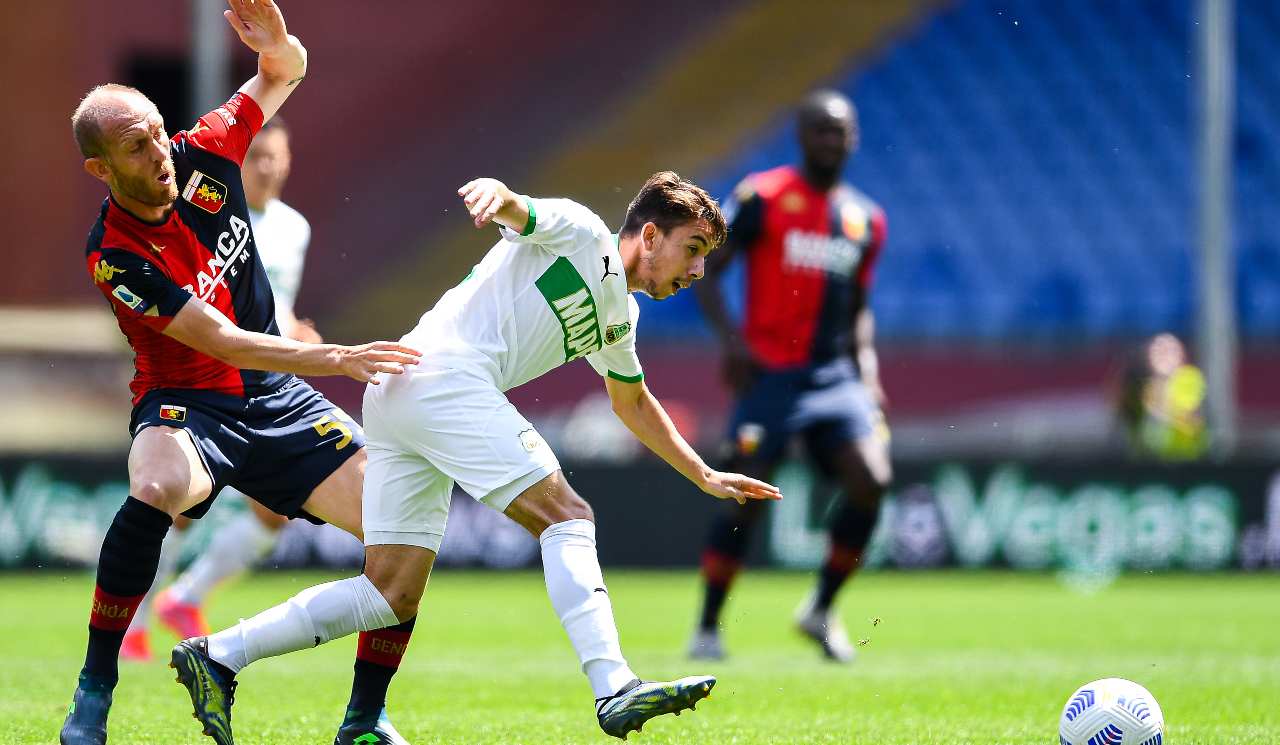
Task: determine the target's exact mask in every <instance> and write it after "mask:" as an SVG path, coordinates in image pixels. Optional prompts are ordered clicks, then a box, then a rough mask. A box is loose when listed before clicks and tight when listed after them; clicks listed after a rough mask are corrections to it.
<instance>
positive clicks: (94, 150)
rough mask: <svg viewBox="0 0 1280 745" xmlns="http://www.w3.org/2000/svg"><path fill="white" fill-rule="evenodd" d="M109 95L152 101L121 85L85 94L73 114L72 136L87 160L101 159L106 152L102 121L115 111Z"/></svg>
mask: <svg viewBox="0 0 1280 745" xmlns="http://www.w3.org/2000/svg"><path fill="white" fill-rule="evenodd" d="M108 93H133V94H136V95H138V96H141V97H142V98H143V99H144V100H146V101H150V100H151V99H149V98H147V94H145V93H143V92H142V91H140V90H138V89H137V88H134V87H133V86H129V85H121V84H119V83H105V84H103V85H98V86H94V87H93V89H91V90H90V91H89V92H88V93H86V94H84V98H82V99H80V105H79V106H77V107H76V110H75V112H74V113H72V114H71V134H72V135H74V136H75V138H76V145H77V146H79V148H80V154H81V155H83V156H84V157H86V158H100V157H102V155H103V153H104V152H106V146H105V144H104V143H103V141H102V120H103V118H105V117H106V116H107V115H108V114H110V113H112V112H113V111H114V109H112V108H111V107H110V105H109V104H108V103H107V98H108V96H107V95H105V94H108Z"/></svg>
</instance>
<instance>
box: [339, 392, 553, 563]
mask: <svg viewBox="0 0 1280 745" xmlns="http://www.w3.org/2000/svg"><path fill="white" fill-rule="evenodd" d="M379 379H380V380H381V381H382V384H381V385H376V386H374V385H371V386H367V387H366V388H365V394H364V429H365V435H366V437H367V438H368V445H367V447H366V450H367V452H368V456H369V464H368V468H367V469H366V471H365V476H364V500H363V521H364V542H365V545H366V546H375V545H380V544H402V545H409V546H421V547H423V548H426V549H429V550H431V551H436V552H438V551H439V550H440V542H441V540H442V539H443V538H444V529H445V522H446V520H447V518H448V516H449V498H450V496H451V495H452V494H453V485H454V482H457V484H458V486H461V487H462V488H463V490H464V491H466V492H467V493H468V494H470V495H471V496H472V497H473V498H474V499H476V500H478V501H480V502H483V503H484V504H486V505H488V506H489V507H492V508H493V509H495V510H497V511H499V512H503V511H505V510H506V509H507V507H508V506H509V505H510V504H511V502H513V501H514V500H515V498H516V497H517V496H519V495H520V493H521V492H523V491H524V490H525V489H528V488H529V487H530V486H533V485H534V484H536V483H538V482H539V481H541V480H542V479H544V478H546V477H547V476H549V475H550V474H552V473H555V472H556V471H558V470H559V469H560V463H559V462H558V461H557V460H556V456H555V454H554V453H552V452H551V448H550V447H548V446H547V443H546V442H544V441H543V439H542V437H540V436H539V435H538V433H537V431H536V430H534V428H533V425H532V424H530V423H529V420H527V419H525V418H524V417H523V416H521V415H520V412H518V411H516V407H515V406H512V405H511V402H510V401H508V400H507V397H506V396H504V395H503V394H502V392H501V391H499V390H498V389H497V387H496V386H494V384H493V383H491V382H489V381H488V380H485V379H483V378H481V377H479V376H477V375H475V374H473V373H468V372H462V371H459V370H451V369H439V368H435V369H432V368H425V369H424V368H422V367H418V368H413V369H410V370H409V371H407V372H405V373H404V374H403V375H382V376H379Z"/></svg>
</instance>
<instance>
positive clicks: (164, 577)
mask: <svg viewBox="0 0 1280 745" xmlns="http://www.w3.org/2000/svg"><path fill="white" fill-rule="evenodd" d="M181 549H182V532H181V531H179V530H176V529H174V528H169V532H168V533H165V535H164V543H161V544H160V559H159V561H158V562H157V563H156V578H155V580H153V581H152V582H151V589H150V590H147V594H146V597H144V598H142V602H141V603H138V610H136V611H134V613H133V620H132V621H130V622H129V630H128V631H127V632H125V633H129V634H136V633H138V632H139V631H146V630H147V621H148V619H149V618H150V616H151V601H153V600H155V599H156V594H157V593H159V592H160V591H161V590H163V589H164V586H165V585H166V584H167V583H168V582H169V578H170V577H172V576H173V570H174V568H175V567H176V566H177V565H178V555H179V554H181V553H182V550H181Z"/></svg>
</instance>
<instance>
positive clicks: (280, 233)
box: [249, 199, 311, 310]
mask: <svg viewBox="0 0 1280 745" xmlns="http://www.w3.org/2000/svg"><path fill="white" fill-rule="evenodd" d="M249 224H250V225H251V226H252V227H253V238H254V243H255V244H256V245H257V246H258V256H259V257H260V258H261V259H262V266H263V268H264V269H266V270H267V278H268V279H270V280H271V293H272V295H274V296H275V301H276V307H277V308H288V309H289V310H293V302H294V300H295V299H297V297H298V286H299V285H301V284H302V266H303V264H304V263H305V262H306V260H307V245H308V244H309V243H310V242H311V224H310V223H308V222H307V218H305V217H303V216H302V214H301V213H300V212H298V211H297V210H295V209H294V208H292V207H290V206H289V205H287V204H285V203H284V202H281V201H280V200H279V199H272V200H271V201H269V202H267V204H266V206H264V207H263V209H262V211H261V212H258V211H257V210H255V209H253V208H252V207H250V208H249Z"/></svg>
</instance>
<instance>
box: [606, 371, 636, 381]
mask: <svg viewBox="0 0 1280 745" xmlns="http://www.w3.org/2000/svg"><path fill="white" fill-rule="evenodd" d="M608 375H609V377H611V378H613V379H614V380H621V381H622V382H624V383H639V382H640V381H642V380H644V373H640V374H639V375H621V374H619V373H616V372H614V371H612V370H610V371H609V373H608Z"/></svg>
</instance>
